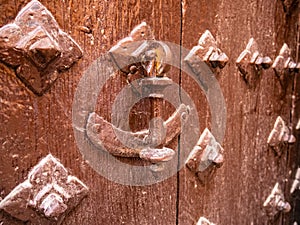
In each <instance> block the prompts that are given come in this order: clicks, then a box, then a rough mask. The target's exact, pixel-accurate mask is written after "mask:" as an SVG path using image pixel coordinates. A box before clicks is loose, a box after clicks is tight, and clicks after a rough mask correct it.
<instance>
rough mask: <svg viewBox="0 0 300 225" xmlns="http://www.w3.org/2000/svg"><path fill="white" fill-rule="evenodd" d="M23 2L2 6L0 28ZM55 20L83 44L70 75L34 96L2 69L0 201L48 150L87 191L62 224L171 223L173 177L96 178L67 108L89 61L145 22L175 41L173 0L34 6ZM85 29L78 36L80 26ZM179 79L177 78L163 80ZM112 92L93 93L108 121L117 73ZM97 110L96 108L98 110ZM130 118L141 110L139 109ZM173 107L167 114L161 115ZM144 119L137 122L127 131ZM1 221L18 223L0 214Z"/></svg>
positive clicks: (176, 6)
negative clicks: (132, 182)
mask: <svg viewBox="0 0 300 225" xmlns="http://www.w3.org/2000/svg"><path fill="white" fill-rule="evenodd" d="M28 2H29V1H22V0H20V1H18V0H17V1H15V2H12V1H4V2H3V1H2V2H1V14H2V13H5V14H7V15H5V16H1V20H0V25H1V26H2V25H5V24H6V23H8V22H10V21H11V20H13V19H14V18H15V16H16V15H17V13H18V12H19V10H20V9H21V8H22V7H24V6H25V4H26V3H28ZM41 2H42V4H44V5H45V6H46V7H47V8H48V10H49V11H50V12H51V13H52V14H53V15H54V17H55V18H56V20H57V22H58V23H59V25H60V27H61V28H62V30H64V31H65V32H67V33H68V34H70V36H72V37H73V38H74V39H75V41H76V42H77V43H78V44H79V45H80V46H81V47H82V49H83V52H84V56H83V58H82V59H81V60H80V61H79V62H78V63H77V64H75V65H74V66H73V67H72V68H71V69H70V70H68V71H66V72H64V73H62V74H61V76H60V78H59V79H58V80H57V81H56V82H55V84H54V85H53V87H52V88H51V90H50V91H49V92H47V93H46V94H45V95H43V96H42V97H37V96H35V95H33V94H32V93H31V92H30V91H28V90H27V89H26V88H25V87H24V85H23V84H22V83H21V82H20V81H19V80H18V79H17V78H16V77H15V75H14V72H13V71H12V70H11V69H9V68H7V67H6V66H5V65H3V64H1V83H0V90H1V124H2V125H1V127H2V128H1V155H3V157H1V162H0V171H1V173H0V176H1V177H0V194H1V198H4V197H5V196H6V195H7V194H8V193H9V192H10V191H11V190H12V189H13V188H14V187H15V186H16V185H17V184H19V183H20V182H22V181H24V179H25V177H26V176H27V174H28V172H29V170H30V169H31V168H32V166H34V165H35V164H36V163H37V162H38V161H39V160H40V159H41V158H42V157H44V156H45V155H46V154H48V153H52V154H53V155H54V156H55V157H57V158H59V159H60V160H61V162H62V163H63V164H64V165H65V167H66V168H68V169H69V170H70V172H71V173H72V174H74V175H76V176H77V177H78V178H79V179H81V180H82V181H83V182H84V183H85V184H86V185H87V186H88V187H89V188H90V192H89V195H88V197H87V198H86V199H84V200H83V201H82V203H81V204H80V205H79V206H78V207H77V208H76V209H75V210H74V211H72V212H71V213H70V215H69V216H68V217H67V218H66V219H65V220H64V223H63V224H95V223H96V224H161V223H162V222H163V223H166V224H175V221H176V193H177V191H176V183H177V177H176V176H173V177H171V178H169V179H168V180H165V181H163V182H161V183H158V184H153V185H151V186H145V187H133V186H124V185H120V184H117V183H114V182H111V181H109V180H107V179H106V178H104V177H102V176H100V175H99V174H97V173H96V172H95V171H94V170H93V169H92V168H91V167H90V166H89V165H88V164H87V163H86V162H85V161H84V160H83V158H82V155H81V154H80V152H79V150H78V147H77V146H76V142H75V139H74V134H73V127H72V103H73V98H74V94H75V92H76V87H77V85H78V83H79V81H80V78H81V77H82V75H83V73H84V71H85V70H86V69H87V68H88V67H89V66H90V65H91V63H92V62H93V60H95V59H97V58H98V57H99V56H100V55H101V54H105V53H106V52H107V51H108V50H109V49H110V48H111V47H112V46H113V45H114V44H116V43H117V41H118V40H120V39H121V38H124V37H126V36H127V35H128V34H129V32H130V31H131V29H132V28H133V27H134V26H135V25H137V24H139V23H140V22H142V21H146V22H147V23H148V24H149V25H150V26H151V27H152V29H153V31H154V33H155V36H156V38H157V39H161V40H166V41H169V42H173V43H176V44H179V42H180V1H177V0H175V1H169V2H168V3H165V2H162V1H159V0H155V1H151V2H148V1H144V0H134V1H131V0H128V1H123V0H122V1H117V0H116V1H109V2H108V1H101V2H99V1H93V0H65V1H47V0H45V1H41ZM82 26H85V27H87V28H88V29H91V33H86V32H83V31H82V29H81V28H80V27H82ZM170 76H171V78H172V79H173V80H175V82H178V74H172V75H170ZM110 82H111V84H110V87H112V88H111V89H106V90H105V91H106V93H105V94H104V95H103V96H100V97H99V98H100V103H101V99H102V101H104V100H105V104H103V105H101V106H99V108H100V109H101V110H100V111H99V112H101V115H103V116H104V117H106V118H108V119H109V117H110V112H111V109H110V107H111V105H112V101H113V100H114V98H113V96H115V95H116V92H117V91H119V90H120V89H121V88H123V87H124V85H126V81H125V78H124V77H121V76H116V77H115V78H114V79H112V80H111V81H110ZM97 107H98V106H97ZM138 110H140V111H137V112H135V113H136V114H139V113H145V110H146V109H145V108H144V107H143V106H141V108H140V109H138ZM172 110H173V109H171V108H170V110H167V112H166V113H167V114H168V113H171V112H172ZM142 124H145V121H138V120H137V121H136V123H134V124H133V127H134V129H137V130H138V129H140V128H142V127H141V126H142ZM0 221H1V222H3V223H4V224H7V223H8V224H22V223H21V222H20V221H16V220H15V219H13V218H11V217H9V216H8V215H7V214H6V213H4V212H1V213H0Z"/></svg>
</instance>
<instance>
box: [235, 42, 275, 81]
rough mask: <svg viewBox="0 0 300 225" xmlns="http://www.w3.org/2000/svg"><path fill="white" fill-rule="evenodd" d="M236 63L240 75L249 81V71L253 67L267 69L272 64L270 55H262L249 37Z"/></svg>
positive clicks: (256, 69) (257, 69)
mask: <svg viewBox="0 0 300 225" xmlns="http://www.w3.org/2000/svg"><path fill="white" fill-rule="evenodd" d="M236 65H237V67H238V69H239V71H240V73H241V75H242V77H243V78H244V79H245V80H246V81H247V82H249V79H250V78H249V76H250V74H251V73H250V72H251V71H252V70H253V69H254V70H255V71H259V70H261V69H267V68H269V67H270V66H271V65H272V60H271V59H270V57H268V56H266V57H263V56H262V55H261V53H260V52H259V50H258V44H257V43H256V41H255V40H254V38H251V39H250V40H249V42H248V44H247V46H246V49H245V50H244V51H242V53H241V54H240V56H239V57H238V59H237V60H236Z"/></svg>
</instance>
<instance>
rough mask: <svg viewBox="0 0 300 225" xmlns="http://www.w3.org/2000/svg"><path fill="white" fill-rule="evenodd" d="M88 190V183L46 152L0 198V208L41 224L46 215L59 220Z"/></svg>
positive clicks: (58, 222) (15, 215)
mask: <svg viewBox="0 0 300 225" xmlns="http://www.w3.org/2000/svg"><path fill="white" fill-rule="evenodd" d="M87 192H88V188H87V186H86V185H85V184H83V183H82V182H81V181H80V180H79V179H78V178H76V177H74V176H71V175H69V174H68V171H67V170H66V168H65V167H64V166H63V165H62V164H61V163H60V162H59V161H58V160H57V159H56V158H54V157H53V156H52V155H51V154H49V155H47V156H46V157H45V158H43V159H42V160H41V161H40V162H39V163H38V164H37V165H36V166H35V167H33V169H32V170H31V172H30V173H29V174H28V178H27V179H26V180H25V181H24V182H23V183H21V184H19V185H18V186H17V187H15V188H14V189H13V190H12V191H11V192H10V194H8V195H7V196H6V197H5V198H4V199H3V200H2V201H1V202H0V209H3V210H4V211H6V212H7V213H9V214H10V215H11V216H13V217H15V218H17V219H19V220H22V221H31V222H32V224H44V222H41V221H43V219H45V218H46V219H47V220H49V221H54V222H55V223H56V224H60V223H61V222H62V220H63V219H64V218H65V216H66V215H67V214H68V213H69V212H70V211H71V210H72V209H73V208H75V206H77V205H78V204H79V203H80V201H81V200H82V199H83V198H84V197H85V196H86V195H87ZM35 212H37V213H38V215H37V216H33V215H35Z"/></svg>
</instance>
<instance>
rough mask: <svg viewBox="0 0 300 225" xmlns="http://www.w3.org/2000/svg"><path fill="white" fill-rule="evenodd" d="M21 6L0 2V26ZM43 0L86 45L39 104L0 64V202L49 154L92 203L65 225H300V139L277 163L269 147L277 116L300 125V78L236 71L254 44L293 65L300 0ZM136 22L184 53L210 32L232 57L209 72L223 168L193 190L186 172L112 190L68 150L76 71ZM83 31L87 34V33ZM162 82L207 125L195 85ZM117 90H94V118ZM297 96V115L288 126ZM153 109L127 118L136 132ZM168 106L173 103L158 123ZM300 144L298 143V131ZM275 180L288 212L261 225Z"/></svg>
mask: <svg viewBox="0 0 300 225" xmlns="http://www.w3.org/2000/svg"><path fill="white" fill-rule="evenodd" d="M27 2H28V1H22V0H20V1H19V0H16V1H8V0H1V4H0V14H1V16H0V26H3V25H5V24H7V23H9V22H11V21H13V20H14V18H15V16H16V15H17V13H18V12H19V11H20V9H21V8H22V7H24V6H25V4H26V3H27ZM41 2H42V3H43V4H44V5H45V6H46V7H47V8H48V10H49V11H50V12H51V13H52V14H53V15H54V17H55V18H56V20H57V22H58V24H59V25H60V27H61V29H62V30H63V31H65V32H67V33H69V34H70V36H71V37H73V38H74V39H75V41H76V42H77V43H78V44H79V45H80V46H81V47H82V49H83V52H84V56H83V58H82V59H81V60H79V62H78V63H77V64H75V65H74V66H73V67H72V68H71V69H70V70H68V71H66V72H64V73H62V74H61V75H60V78H59V79H58V80H57V81H56V82H55V84H54V85H53V87H52V88H51V89H50V91H49V92H47V93H46V94H45V95H43V96H42V97H37V96H35V95H34V94H32V93H31V92H30V91H29V90H28V89H27V88H25V87H24V85H23V84H22V83H21V82H20V81H19V80H18V79H17V78H16V76H15V74H14V71H13V70H12V69H10V68H8V67H7V66H5V65H4V64H0V73H1V75H0V80H1V82H0V121H1V134H0V144H1V148H0V149H1V160H0V198H4V197H5V196H6V195H7V194H9V192H10V191H11V190H12V189H13V188H14V187H15V186H16V185H18V184H19V183H21V182H23V181H24V180H25V179H26V176H27V174H28V172H29V170H30V169H31V168H32V167H33V166H34V165H36V164H37V162H38V161H39V160H40V159H41V158H43V157H44V156H46V155H47V154H48V153H52V154H53V155H54V156H56V157H57V158H59V159H60V160H61V162H62V163H63V164H64V166H65V167H66V168H68V169H69V170H70V172H71V173H72V174H74V175H75V176H77V177H78V178H79V179H81V180H82V181H83V182H84V183H85V184H86V185H87V186H88V187H89V188H90V192H89V195H88V197H87V198H85V199H84V200H83V201H82V203H81V204H80V205H79V206H78V207H77V208H76V209H75V210H74V211H72V212H71V213H70V215H69V216H68V217H67V218H66V219H65V220H64V222H63V224H66V225H67V224H83V225H84V224H196V222H197V220H198V218H199V217H200V216H204V217H206V218H208V219H209V220H210V221H212V222H214V223H215V224H219V225H222V224H224V225H225V224H253V225H255V224H291V223H293V222H294V220H295V219H297V220H298V224H299V223H300V215H299V198H298V200H297V201H298V205H296V200H295V197H292V196H291V195H290V194H289V188H290V185H291V182H292V179H293V178H294V176H293V175H294V173H295V170H296V168H297V167H298V166H299V165H300V156H299V149H300V145H299V144H300V143H299V141H298V143H296V144H295V145H294V146H293V147H290V148H289V149H288V150H285V151H284V153H283V154H282V155H281V156H280V157H279V156H275V154H274V152H273V151H272V150H271V149H269V148H268V146H267V143H266V142H267V138H268V135H269V133H270V131H271V129H272V127H273V124H274V122H275V119H276V117H277V116H278V115H280V116H282V117H283V118H284V119H285V121H287V122H292V123H293V124H295V123H296V121H297V118H299V114H300V113H299V112H300V108H299V107H300V104H299V95H300V91H299V90H300V88H299V87H300V86H299V84H300V80H299V79H300V77H299V75H298V78H294V77H291V78H290V79H288V80H287V85H286V87H281V86H280V83H279V80H278V79H277V78H276V76H275V73H274V71H273V70H271V69H268V70H264V71H262V72H261V74H260V76H259V78H258V79H257V81H256V83H255V84H253V85H251V86H247V85H246V84H245V82H244V81H243V79H242V78H241V76H240V74H239V72H238V69H237V67H236V66H235V60H236V59H237V57H238V56H239V54H240V53H241V51H242V50H243V49H244V48H245V46H246V44H247V42H248V40H249V39H250V38H251V37H254V38H255V40H256V41H257V42H258V44H259V48H260V51H261V52H262V53H263V54H264V55H268V56H270V57H271V59H275V57H276V56H277V55H278V52H279V50H280V48H281V46H282V44H283V43H284V42H286V43H287V44H288V45H289V46H290V48H291V49H292V57H293V58H294V59H299V56H300V55H299V51H296V49H297V32H299V22H298V21H299V10H300V9H299V1H297V0H294V1H285V4H283V2H282V1H277V2H273V1H270V0H268V1H262V0H259V1H252V0H251V1H238V2H233V1H229V0H213V1H189V0H186V1H176V0H175V1H158V0H153V1H142V0H135V1H130V0H125V1H101V2H99V1H90V0H86V1H79V0H66V1H41ZM142 21H146V22H147V23H148V24H149V25H150V26H151V27H152V29H153V31H154V34H155V37H156V38H157V39H159V40H165V41H168V42H173V43H175V44H178V45H179V44H182V45H183V47H185V48H187V49H191V48H192V47H193V46H194V45H196V44H197V42H198V39H199V37H200V36H201V34H202V33H203V32H204V31H205V30H206V29H209V30H210V31H211V32H212V34H213V35H214V36H215V38H216V40H217V42H218V44H219V47H220V48H221V49H222V50H223V51H224V52H225V53H226V54H227V55H228V57H229V63H228V65H227V66H226V67H225V68H224V69H222V70H221V71H220V72H218V73H216V78H217V80H218V81H219V84H220V87H221V89H222V91H223V95H224V98H225V101H226V106H227V126H226V135H225V139H224V141H223V143H222V146H223V148H224V150H225V164H224V165H223V166H222V167H221V168H220V169H219V170H218V171H217V173H216V177H215V178H214V179H213V180H212V181H211V182H210V183H209V184H208V185H206V186H205V187H201V186H200V183H199V181H198V180H197V177H196V176H195V175H194V174H193V173H191V172H190V171H189V170H188V169H187V168H183V169H181V171H180V172H179V173H178V174H177V175H174V176H172V177H171V178H169V179H167V180H165V181H163V182H160V183H157V184H154V185H151V186H145V187H132V186H124V185H120V184H116V183H113V182H111V181H109V180H107V179H106V178H104V177H102V176H100V175H98V174H97V173H96V172H95V171H94V170H93V169H92V168H91V167H90V166H89V165H88V164H87V163H86V162H85V161H84V160H83V159H82V155H81V154H80V152H79V150H78V147H77V146H76V143H75V138H74V134H73V128H72V103H73V97H74V94H75V91H76V87H77V85H78V83H79V80H80V78H81V77H82V75H83V72H84V71H85V70H86V69H87V68H88V67H89V65H90V64H91V63H92V62H93V60H95V59H97V58H98V57H99V56H100V55H101V54H103V53H106V52H107V51H108V50H109V49H110V48H111V47H112V46H113V45H114V44H116V42H117V41H118V40H120V39H121V38H123V37H126V36H127V35H128V34H129V32H130V31H131V30H132V28H133V27H134V26H135V25H137V24H139V23H140V22H142ZM297 24H298V25H297ZM82 26H86V27H88V28H90V29H91V31H92V32H91V33H90V34H88V33H85V32H83V29H82ZM298 44H299V40H298ZM298 48H299V46H298ZM297 53H298V57H297V56H296V54H297ZM168 76H169V77H170V78H172V79H173V80H174V81H175V82H176V83H178V84H180V85H181V86H182V87H183V88H184V90H185V91H186V92H187V93H188V94H189V95H190V96H191V97H192V98H193V100H194V102H195V104H196V106H197V109H198V113H199V121H200V129H201V131H203V130H204V128H205V127H210V124H211V122H210V111H209V107H208V105H207V100H206V99H205V95H204V94H203V92H201V90H200V89H199V88H198V87H197V85H196V84H195V83H194V81H193V80H191V79H190V78H189V77H188V76H187V75H186V74H184V73H182V74H180V73H179V71H178V70H173V71H171V72H170V73H169V74H168ZM125 85H126V80H125V78H124V77H122V76H115V78H114V79H111V80H110V81H109V83H108V84H107V85H106V86H105V88H104V90H103V91H102V92H101V95H100V97H99V101H98V105H97V107H96V110H97V112H98V113H99V114H100V115H101V116H103V117H104V118H105V119H108V120H109V119H111V118H110V112H111V106H112V103H113V100H114V97H115V96H116V95H117V93H118V91H119V90H121V89H122V88H123V87H124V86H125ZM293 94H294V95H295V96H296V102H295V104H296V108H295V113H294V115H293V116H294V118H291V110H292V101H291V99H292V95H293ZM150 106H151V103H150V102H149V100H144V101H142V102H141V103H139V104H138V105H137V106H136V107H135V108H134V109H133V110H132V114H131V119H130V125H131V126H132V129H133V130H135V131H136V130H139V129H142V128H144V127H146V126H147V125H148V122H147V120H148V119H149V118H150V116H151V109H150V108H151V107H150ZM173 110H174V108H172V107H171V106H169V107H168V108H167V109H166V112H165V115H163V116H164V118H167V117H168V115H171V113H172V112H173ZM199 135H200V134H199ZM297 138H298V140H299V139H300V136H299V133H298V136H297ZM136 161H137V160H136ZM104 163H105V162H104ZM137 163H138V162H137ZM124 176H127V175H126V174H124ZM286 179H287V180H286ZM277 181H280V182H282V184H283V187H284V191H285V195H286V197H287V199H288V200H289V202H290V203H291V205H292V210H291V212H290V213H288V214H286V215H284V216H280V217H279V218H278V219H277V220H276V221H268V218H267V217H266V215H265V214H264V211H263V208H262V204H263V202H264V200H265V198H266V197H267V196H268V195H269V193H270V191H271V189H272V188H273V186H274V184H275V183H276V182H277ZM297 209H298V212H297ZM1 223H3V224H22V222H20V221H16V220H15V219H13V218H11V217H10V216H9V215H8V214H6V213H4V212H0V224H1Z"/></svg>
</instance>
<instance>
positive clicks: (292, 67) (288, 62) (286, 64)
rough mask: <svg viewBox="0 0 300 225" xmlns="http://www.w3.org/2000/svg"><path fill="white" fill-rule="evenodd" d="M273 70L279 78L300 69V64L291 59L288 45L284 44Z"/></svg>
mask: <svg viewBox="0 0 300 225" xmlns="http://www.w3.org/2000/svg"><path fill="white" fill-rule="evenodd" d="M272 68H273V69H274V70H275V72H276V74H277V75H278V76H281V75H284V74H285V73H286V72H289V71H297V70H299V68H300V63H298V64H297V63H295V62H294V61H293V59H292V58H291V50H290V48H289V47H288V45H287V44H286V43H284V44H283V46H282V48H281V50H280V52H279V55H278V56H277V57H276V59H275V60H274V63H273V65H272Z"/></svg>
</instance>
